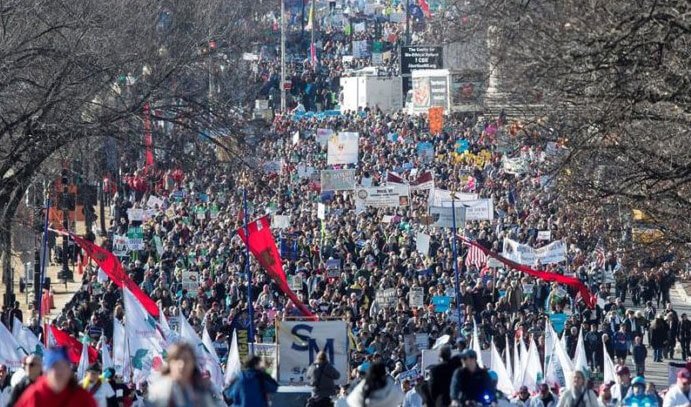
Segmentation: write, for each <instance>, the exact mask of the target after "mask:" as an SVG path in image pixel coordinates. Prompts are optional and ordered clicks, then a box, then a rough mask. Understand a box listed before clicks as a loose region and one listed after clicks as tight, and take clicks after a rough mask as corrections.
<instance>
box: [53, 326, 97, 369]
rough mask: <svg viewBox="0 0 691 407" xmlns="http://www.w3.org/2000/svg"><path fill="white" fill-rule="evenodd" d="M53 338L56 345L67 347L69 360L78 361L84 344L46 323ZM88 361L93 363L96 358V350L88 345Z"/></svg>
mask: <svg viewBox="0 0 691 407" xmlns="http://www.w3.org/2000/svg"><path fill="white" fill-rule="evenodd" d="M48 329H50V332H51V334H53V338H54V339H55V344H56V345H57V346H63V347H65V348H67V356H69V358H70V362H72V363H75V364H76V363H79V359H80V358H81V356H82V346H84V345H83V344H82V343H81V342H79V340H77V338H75V337H72V336H70V334H68V333H67V332H65V331H63V330H62V329H60V328H58V327H56V326H53V325H48ZM88 352H89V363H95V362H96V361H97V360H98V351H97V350H96V348H94V347H93V346H91V345H89V351H88Z"/></svg>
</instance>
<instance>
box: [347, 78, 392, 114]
mask: <svg viewBox="0 0 691 407" xmlns="http://www.w3.org/2000/svg"><path fill="white" fill-rule="evenodd" d="M402 86H403V82H402V80H401V77H400V76H395V77H389V76H377V75H368V74H363V75H358V76H348V77H342V78H341V100H340V102H341V103H340V107H341V113H343V112H346V111H349V110H350V111H353V110H358V108H360V109H364V108H365V107H369V108H370V109H373V108H374V107H376V106H378V107H379V108H380V109H381V110H382V111H383V112H385V113H390V112H395V111H398V110H401V109H402V108H403V95H402V94H401V92H402Z"/></svg>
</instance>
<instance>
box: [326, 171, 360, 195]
mask: <svg viewBox="0 0 691 407" xmlns="http://www.w3.org/2000/svg"><path fill="white" fill-rule="evenodd" d="M353 189H355V170H354V169H342V170H321V190H322V191H352V190H353Z"/></svg>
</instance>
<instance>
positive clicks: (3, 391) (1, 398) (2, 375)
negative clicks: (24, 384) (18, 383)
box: [0, 364, 12, 406]
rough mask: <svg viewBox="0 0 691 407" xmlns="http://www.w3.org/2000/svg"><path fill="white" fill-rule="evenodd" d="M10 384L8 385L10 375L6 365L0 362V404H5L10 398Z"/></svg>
mask: <svg viewBox="0 0 691 407" xmlns="http://www.w3.org/2000/svg"><path fill="white" fill-rule="evenodd" d="M11 393H12V386H10V375H9V374H8V371H7V366H5V365H3V364H0V406H4V405H6V404H7V403H8V402H9V400H10V398H11V397H10V394H11Z"/></svg>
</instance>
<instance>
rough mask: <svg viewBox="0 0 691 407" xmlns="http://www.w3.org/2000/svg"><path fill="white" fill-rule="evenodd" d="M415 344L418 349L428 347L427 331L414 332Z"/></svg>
mask: <svg viewBox="0 0 691 407" xmlns="http://www.w3.org/2000/svg"><path fill="white" fill-rule="evenodd" d="M415 346H416V347H417V348H418V349H419V350H423V349H429V334H428V333H416V334H415Z"/></svg>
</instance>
